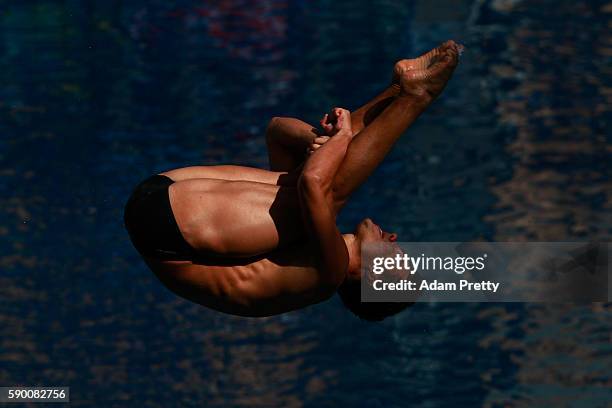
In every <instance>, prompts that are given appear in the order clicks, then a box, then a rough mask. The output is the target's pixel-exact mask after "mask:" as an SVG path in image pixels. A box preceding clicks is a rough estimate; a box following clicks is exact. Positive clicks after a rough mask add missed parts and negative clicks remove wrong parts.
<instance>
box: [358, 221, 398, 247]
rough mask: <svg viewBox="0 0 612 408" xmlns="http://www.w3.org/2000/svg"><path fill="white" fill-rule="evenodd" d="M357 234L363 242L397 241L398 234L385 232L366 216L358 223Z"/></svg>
mask: <svg viewBox="0 0 612 408" xmlns="http://www.w3.org/2000/svg"><path fill="white" fill-rule="evenodd" d="M355 236H356V237H357V239H358V240H359V241H361V242H395V241H397V234H391V233H388V232H385V231H383V230H382V228H380V226H378V225H377V224H374V222H373V221H372V220H371V219H369V218H366V219H365V220H363V221H361V222H360V223H359V224H358V225H357V229H356V230H355Z"/></svg>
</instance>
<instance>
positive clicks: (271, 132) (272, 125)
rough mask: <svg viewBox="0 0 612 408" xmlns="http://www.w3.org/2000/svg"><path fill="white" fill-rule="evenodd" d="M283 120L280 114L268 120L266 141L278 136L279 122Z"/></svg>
mask: <svg viewBox="0 0 612 408" xmlns="http://www.w3.org/2000/svg"><path fill="white" fill-rule="evenodd" d="M280 121H281V118H280V117H278V116H274V117H273V118H272V119H270V122H268V126H267V127H266V141H267V142H268V143H270V142H271V141H273V140H274V138H275V137H276V133H277V132H276V129H277V128H278V123H279V122H280Z"/></svg>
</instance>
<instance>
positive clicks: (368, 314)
mask: <svg viewBox="0 0 612 408" xmlns="http://www.w3.org/2000/svg"><path fill="white" fill-rule="evenodd" d="M338 295H339V296H340V299H342V303H344V306H346V307H347V308H348V309H349V310H350V311H351V312H353V313H354V314H355V315H356V316H357V317H359V318H360V319H363V320H367V321H370V322H380V321H381V320H384V319H385V318H386V317H389V316H393V315H395V314H397V313H399V312H401V311H402V310H404V309H406V308H407V307H409V306H412V305H413V304H414V302H367V303H366V302H362V301H361V283H360V282H359V281H353V282H349V281H344V283H343V284H342V285H340V287H338Z"/></svg>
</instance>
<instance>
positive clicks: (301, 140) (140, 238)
mask: <svg viewBox="0 0 612 408" xmlns="http://www.w3.org/2000/svg"><path fill="white" fill-rule="evenodd" d="M461 50H462V47H461V46H460V45H458V44H456V43H455V42H453V41H447V42H446V43H444V44H442V45H440V46H439V47H437V48H435V49H433V50H431V51H430V52H428V53H426V54H424V55H422V56H421V57H419V58H415V59H405V60H401V61H399V62H397V63H396V64H395V67H394V70H393V80H392V83H391V85H390V86H389V87H388V88H387V89H385V90H384V91H383V92H382V93H381V94H380V95H378V96H377V97H375V98H374V99H373V100H371V101H370V102H368V103H367V104H366V105H364V106H362V107H360V108H359V109H357V110H356V111H354V112H352V113H350V112H348V111H347V110H345V109H341V108H334V109H332V111H331V112H330V113H328V114H326V115H325V116H324V117H323V119H322V120H321V129H320V130H317V129H315V128H314V127H313V126H310V125H308V124H307V123H304V122H302V121H300V120H298V119H292V118H273V119H272V120H271V121H270V124H269V126H268V128H267V131H266V139H267V145H268V153H269V158H270V170H263V169H257V168H250V167H242V166H194V167H185V168H180V169H175V170H170V171H166V172H163V173H160V174H157V175H154V176H152V177H150V178H148V179H146V180H145V181H143V182H142V183H140V184H139V185H138V186H137V187H136V188H135V189H134V192H133V193H132V195H131V197H130V199H129V201H128V203H127V204H126V207H125V225H126V228H127V230H128V232H129V234H130V237H131V239H132V242H133V244H134V246H135V247H136V249H137V250H138V252H139V253H140V254H141V255H142V257H143V259H144V260H145V262H146V263H147V265H148V266H149V267H150V268H151V270H152V271H153V272H154V273H155V274H156V275H157V277H158V278H159V279H160V280H161V281H162V282H163V283H164V285H166V286H167V287H168V288H169V289H170V290H172V291H173V292H175V293H176V294H178V295H180V296H183V297H185V298H187V299H189V300H192V301H194V302H197V303H199V304H201V305H204V306H206V307H209V308H211V309H214V310H218V311H221V312H225V313H231V314H236V315H241V316H268V315H274V314H279V313H284V312H287V311H290V310H294V309H299V308H302V307H305V306H307V305H310V304H314V303H318V302H321V301H323V300H326V299H328V298H330V297H331V296H332V295H333V294H334V293H335V292H336V291H337V292H338V293H339V295H340V297H341V298H342V300H343V302H344V304H345V305H346V306H347V307H348V308H349V309H350V310H351V311H353V312H354V313H355V314H356V315H358V316H359V317H361V318H363V319H367V320H382V319H384V318H385V317H386V316H389V315H392V314H395V313H397V312H399V311H400V310H402V309H404V308H405V307H406V306H408V305H409V303H362V302H361V300H360V279H361V271H360V251H361V244H362V243H365V242H376V241H378V242H381V241H387V242H394V241H395V240H396V239H397V236H396V235H395V234H390V233H387V232H385V231H383V230H382V229H381V228H380V227H379V226H378V225H376V224H374V223H373V222H372V221H371V220H370V219H367V218H366V219H364V220H363V221H362V222H360V223H359V224H358V225H357V227H356V229H355V232H354V233H352V234H341V233H340V231H338V228H337V227H336V222H335V221H336V215H337V214H338V212H339V211H340V209H342V207H343V206H344V204H345V203H346V201H347V199H348V198H349V196H350V195H351V193H352V192H353V191H355V189H357V188H358V187H359V186H360V185H361V184H362V183H363V182H364V181H365V180H366V179H367V178H368V176H369V175H370V174H371V173H372V172H373V171H374V169H375V168H376V167H377V166H378V165H379V164H380V163H381V162H382V160H383V159H384V157H385V155H386V154H387V153H388V152H389V150H390V149H391V147H392V146H393V144H394V143H395V141H396V140H397V139H398V138H399V137H400V136H401V135H402V133H403V132H404V131H405V130H406V129H407V128H408V127H409V126H410V125H411V124H412V123H413V122H414V121H415V120H416V118H417V117H418V116H419V115H420V114H421V113H422V112H423V111H424V110H425V109H426V108H427V107H428V106H429V105H430V104H431V102H432V101H433V100H434V99H435V98H436V97H437V96H438V95H439V94H440V93H441V92H442V90H443V89H444V86H445V85H446V83H447V82H448V80H449V79H450V77H451V75H452V73H453V71H454V69H455V67H456V66H457V63H458V58H459V54H460V52H461Z"/></svg>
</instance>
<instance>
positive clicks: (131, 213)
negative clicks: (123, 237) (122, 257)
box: [123, 174, 194, 260]
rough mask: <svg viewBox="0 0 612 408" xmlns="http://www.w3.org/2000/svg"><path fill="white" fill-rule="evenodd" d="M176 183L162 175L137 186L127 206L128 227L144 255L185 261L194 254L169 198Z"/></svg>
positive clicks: (125, 219) (139, 250)
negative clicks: (184, 236) (175, 216)
mask: <svg viewBox="0 0 612 408" xmlns="http://www.w3.org/2000/svg"><path fill="white" fill-rule="evenodd" d="M172 183H174V181H173V180H172V179H171V178H169V177H166V176H162V175H159V174H157V175H155V176H152V177H149V178H148V179H146V180H144V181H143V182H141V183H140V184H138V185H137V186H136V188H135V189H134V191H133V192H132V195H131V196H130V198H129V200H128V202H127V204H126V205H125V211H124V214H123V220H124V223H125V227H126V229H127V230H128V233H129V234H130V238H131V239H132V243H133V244H134V246H135V247H136V249H137V250H138V252H140V254H141V255H144V256H147V257H152V258H157V259H164V260H181V259H183V260H184V259H190V258H191V257H192V255H193V253H194V251H193V249H192V248H191V247H190V246H189V244H188V243H187V241H185V238H183V235H182V234H181V231H180V230H179V227H178V225H177V223H176V219H175V218H174V214H173V213H172V207H171V206H170V197H169V196H168V187H169V186H170V185H171V184H172Z"/></svg>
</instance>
